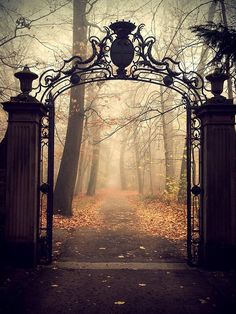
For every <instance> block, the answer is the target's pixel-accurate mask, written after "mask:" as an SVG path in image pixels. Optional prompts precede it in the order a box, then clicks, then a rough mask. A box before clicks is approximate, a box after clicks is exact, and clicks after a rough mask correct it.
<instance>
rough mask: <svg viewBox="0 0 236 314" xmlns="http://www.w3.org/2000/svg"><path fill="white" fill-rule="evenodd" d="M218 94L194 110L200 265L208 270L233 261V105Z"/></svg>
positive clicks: (235, 242)
mask: <svg viewBox="0 0 236 314" xmlns="http://www.w3.org/2000/svg"><path fill="white" fill-rule="evenodd" d="M219 94H220V93H218V95H217V96H215V97H213V98H211V99H209V100H208V101H207V102H206V103H205V105H204V106H202V107H201V108H200V109H198V110H197V115H198V117H199V118H200V119H201V124H202V150H203V160H202V192H203V213H202V216H203V217H202V222H203V224H202V231H203V243H202V254H201V263H202V264H203V265H204V266H206V267H210V268H222V267H223V268H225V267H230V266H231V265H233V264H234V263H235V261H236V260H235V256H236V255H235V253H236V229H235V227H236V208H235V194H236V191H235V178H234V175H235V171H236V165H235V162H236V147H235V143H236V142H235V139H236V133H235V113H236V106H235V105H233V103H232V101H230V100H227V99H226V98H224V97H222V96H219Z"/></svg>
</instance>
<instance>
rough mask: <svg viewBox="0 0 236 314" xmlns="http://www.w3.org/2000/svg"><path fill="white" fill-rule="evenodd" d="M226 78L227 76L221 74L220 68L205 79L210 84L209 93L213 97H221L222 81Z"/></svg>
mask: <svg viewBox="0 0 236 314" xmlns="http://www.w3.org/2000/svg"><path fill="white" fill-rule="evenodd" d="M228 78H229V76H228V75H227V74H225V73H223V72H222V70H221V69H220V68H215V70H214V72H213V73H211V74H209V75H207V76H206V79H207V80H208V81H209V82H210V83H211V92H212V94H213V95H214V97H217V98H221V97H223V96H221V93H222V92H223V88H224V81H225V80H227V79H228Z"/></svg>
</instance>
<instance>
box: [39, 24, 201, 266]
mask: <svg viewBox="0 0 236 314" xmlns="http://www.w3.org/2000/svg"><path fill="white" fill-rule="evenodd" d="M143 27H144V24H141V25H139V26H138V27H137V30H136V32H133V31H134V30H135V29H136V26H135V25H134V24H133V23H130V22H125V21H120V22H119V21H117V22H115V23H113V24H111V25H110V26H109V27H105V30H106V35H105V36H104V37H103V38H102V39H101V40H100V39H99V38H98V37H95V36H92V37H90V39H89V41H90V44H91V48H92V54H91V56H90V57H89V58H88V59H86V60H83V59H82V58H81V57H80V56H73V57H71V58H70V59H68V60H64V62H63V65H62V66H61V67H60V68H59V69H58V70H55V69H48V70H46V71H45V72H44V73H42V75H41V76H40V78H39V85H38V87H37V88H36V89H35V90H34V92H35V94H34V96H35V97H38V98H39V99H40V101H41V102H42V103H43V104H44V105H45V107H46V108H47V116H45V117H44V118H43V119H42V125H41V127H42V128H41V156H42V158H41V168H40V173H41V183H40V194H41V197H40V210H39V212H40V217H39V229H38V242H39V261H41V262H51V259H52V226H53V224H52V220H53V186H54V182H53V177H54V114H55V100H56V99H57V97H58V96H59V95H60V94H62V93H63V92H65V91H66V90H68V89H70V88H73V87H74V86H78V85H83V84H88V83H94V82H102V81H115V80H126V81H136V82H145V83H150V84H155V85H159V86H164V87H167V88H170V89H172V90H174V91H176V92H177V93H178V94H180V95H181V97H182V105H183V106H184V107H185V109H186V117H187V119H186V120H187V126H186V142H187V178H186V180H187V257H188V263H189V264H191V265H197V264H198V261H199V252H200V249H201V239H202V228H201V224H202V218H201V212H202V190H201V186H200V181H201V180H200V178H201V176H202V174H201V166H200V163H201V159H202V157H201V154H202V150H201V125H200V120H199V119H198V118H197V117H196V115H195V109H196V108H198V107H199V106H201V105H203V103H204V102H205V101H206V99H207V97H206V94H205V91H206V88H205V86H204V79H203V78H202V77H201V75H199V74H198V73H197V72H194V71H190V72H187V71H184V70H183V69H182V68H181V65H180V62H178V61H176V60H173V59H172V58H170V57H164V58H163V59H162V60H157V59H155V57H153V50H154V49H153V46H154V43H155V42H156V39H155V37H153V36H149V37H147V38H143V36H142V34H141V30H142V28H143ZM115 70H116V72H115ZM45 148H46V149H47V156H46V155H45ZM44 159H45V160H46V162H45V160H44ZM45 164H47V166H46V169H45V170H46V176H44V175H43V173H44V169H43V167H45Z"/></svg>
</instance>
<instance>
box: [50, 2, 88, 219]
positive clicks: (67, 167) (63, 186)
mask: <svg viewBox="0 0 236 314" xmlns="http://www.w3.org/2000/svg"><path fill="white" fill-rule="evenodd" d="M86 3H87V1H85V0H74V2H73V55H80V56H82V57H85V56H86V45H87V23H86ZM84 93H85V89H84V85H82V86H76V87H74V88H72V89H71V95H70V110H69V118H68V126H67V133H66V141H65V147H64V151H63V155H62V159H61V165H60V170H59V173H58V177H57V182H56V187H55V192H54V208H55V211H56V212H57V213H60V214H62V215H65V216H71V215H72V200H73V192H74V188H75V182H76V175H77V168H78V160H79V154H80V146H81V139H82V134H83V122H84Z"/></svg>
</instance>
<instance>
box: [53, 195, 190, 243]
mask: <svg viewBox="0 0 236 314" xmlns="http://www.w3.org/2000/svg"><path fill="white" fill-rule="evenodd" d="M122 195H123V196H125V197H126V198H128V200H129V205H130V207H132V208H133V209H135V215H136V217H137V222H136V223H135V224H131V223H128V222H127V223H128V224H129V228H130V229H133V231H134V232H135V233H137V232H138V233H144V234H147V235H150V236H159V237H162V238H166V239H169V240H171V241H178V240H184V239H186V211H185V208H184V206H182V205H178V204H177V203H175V202H172V203H171V204H166V203H164V202H162V201H161V200H158V198H155V197H153V199H151V200H149V199H145V198H143V199H141V198H140V197H139V196H138V195H136V194H134V193H133V192H130V193H129V192H127V191H126V192H124V193H122ZM106 198H107V195H106V193H104V191H103V192H102V193H100V194H98V195H96V196H94V197H89V196H85V195H84V196H80V197H77V198H75V199H74V202H73V213H74V215H73V217H69V218H68V217H67V218H66V217H63V216H61V215H55V216H54V226H55V228H60V229H66V230H71V229H76V228H81V227H89V228H95V229H97V230H102V229H104V228H107V227H108V226H107V222H106V217H105V216H104V215H102V212H103V211H102V207H103V204H104V202H105V201H106ZM111 210H112V209H111ZM115 227H116V229H119V227H120V226H118V225H116V226H115Z"/></svg>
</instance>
